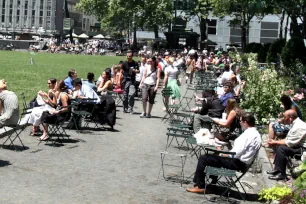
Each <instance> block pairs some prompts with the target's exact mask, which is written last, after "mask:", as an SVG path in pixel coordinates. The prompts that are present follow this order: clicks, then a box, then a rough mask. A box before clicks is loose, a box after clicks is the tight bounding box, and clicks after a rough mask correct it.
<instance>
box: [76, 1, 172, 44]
mask: <svg viewBox="0 0 306 204" xmlns="http://www.w3.org/2000/svg"><path fill="white" fill-rule="evenodd" d="M76 8H77V9H79V10H81V11H83V12H84V13H86V14H94V15H95V16H97V18H98V19H99V20H100V21H101V24H102V27H103V29H104V30H105V31H107V32H109V33H112V34H113V33H122V32H125V33H127V34H128V35H129V33H130V31H131V30H132V32H133V39H134V41H133V48H136V46H137V40H136V39H137V38H136V32H137V29H139V28H149V29H152V30H154V33H155V37H156V38H158V31H159V29H160V28H162V27H163V26H165V25H166V24H167V23H168V22H169V21H170V20H171V19H172V1H171V0H155V1H152V0H81V1H80V2H79V3H78V4H77V6H76Z"/></svg>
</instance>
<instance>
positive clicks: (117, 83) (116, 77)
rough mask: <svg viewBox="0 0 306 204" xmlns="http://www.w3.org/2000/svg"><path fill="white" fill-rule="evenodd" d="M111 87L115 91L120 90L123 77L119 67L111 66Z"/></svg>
mask: <svg viewBox="0 0 306 204" xmlns="http://www.w3.org/2000/svg"><path fill="white" fill-rule="evenodd" d="M112 69H113V78H112V82H113V86H114V88H115V89H121V84H122V79H123V75H122V73H121V66H120V65H114V66H113V68H112Z"/></svg>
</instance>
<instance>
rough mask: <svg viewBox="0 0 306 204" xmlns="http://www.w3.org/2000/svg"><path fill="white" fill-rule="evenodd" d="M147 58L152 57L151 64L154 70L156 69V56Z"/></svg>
mask: <svg viewBox="0 0 306 204" xmlns="http://www.w3.org/2000/svg"><path fill="white" fill-rule="evenodd" d="M148 59H152V66H154V70H156V69H157V68H158V67H157V65H158V63H157V59H156V57H149V58H148Z"/></svg>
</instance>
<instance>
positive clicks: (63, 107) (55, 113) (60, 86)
mask: <svg viewBox="0 0 306 204" xmlns="http://www.w3.org/2000/svg"><path fill="white" fill-rule="evenodd" d="M65 90H66V86H65V82H64V81H63V80H60V81H58V82H57V83H56V86H55V91H56V92H59V95H58V97H57V100H56V104H57V107H58V108H57V109H52V110H49V111H44V112H43V114H42V116H41V122H42V126H43V128H44V132H43V135H42V136H41V137H39V138H38V140H40V141H46V140H48V139H49V135H48V124H54V123H55V122H56V121H63V120H65V119H67V114H69V111H68V110H69V108H68V105H69V103H70V101H69V97H68V94H67V93H66V92H65Z"/></svg>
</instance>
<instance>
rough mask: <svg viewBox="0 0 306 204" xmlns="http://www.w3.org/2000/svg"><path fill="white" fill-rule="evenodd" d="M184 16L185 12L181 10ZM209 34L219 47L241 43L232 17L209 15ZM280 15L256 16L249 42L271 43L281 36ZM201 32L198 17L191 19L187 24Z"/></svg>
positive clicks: (252, 21)
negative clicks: (230, 23) (232, 22)
mask: <svg viewBox="0 0 306 204" xmlns="http://www.w3.org/2000/svg"><path fill="white" fill-rule="evenodd" d="M179 13H180V15H181V16H184V12H182V11H180V12H179ZM208 19H209V22H208V29H207V34H208V35H207V36H208V39H209V40H211V41H213V42H215V43H217V47H220V46H221V47H222V48H223V49H225V48H226V45H228V44H234V43H235V44H241V30H240V28H239V27H231V26H229V20H230V19H231V17H229V16H226V17H225V18H224V19H223V20H220V19H219V18H218V17H215V16H213V15H210V16H209V18H208ZM279 26H280V17H279V16H277V15H266V16H265V17H264V18H263V19H258V18H256V17H254V18H253V19H252V20H251V22H250V28H249V43H252V42H256V43H271V42H273V41H274V40H275V39H277V38H278V37H279ZM186 28H187V29H192V30H193V31H194V32H197V33H198V34H200V27H199V21H198V18H197V17H194V18H192V19H190V20H189V21H188V22H187V25H186Z"/></svg>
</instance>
